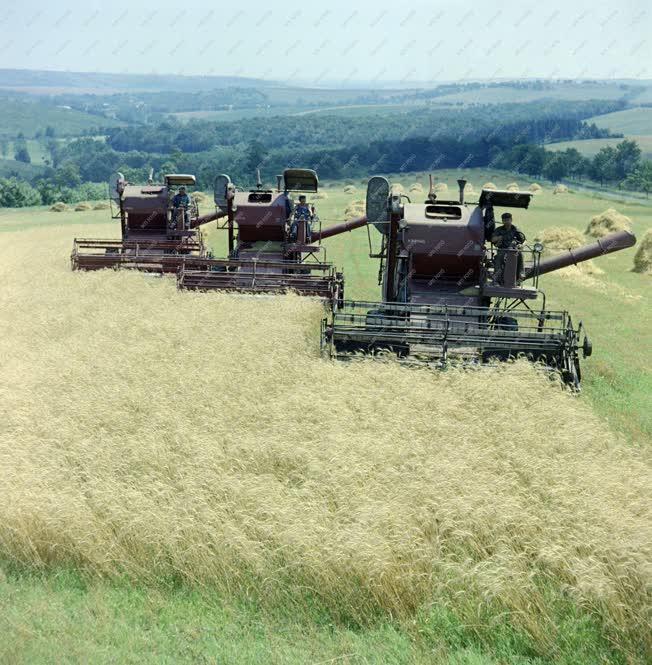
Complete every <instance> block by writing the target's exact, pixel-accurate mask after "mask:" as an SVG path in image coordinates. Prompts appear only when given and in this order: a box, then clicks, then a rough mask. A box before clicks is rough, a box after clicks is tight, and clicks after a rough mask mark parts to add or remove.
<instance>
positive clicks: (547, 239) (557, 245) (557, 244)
mask: <svg viewBox="0 0 652 665" xmlns="http://www.w3.org/2000/svg"><path fill="white" fill-rule="evenodd" d="M535 240H538V241H539V242H540V243H543V247H544V249H545V250H550V249H577V248H578V247H581V246H582V245H584V244H585V241H584V236H583V235H582V234H581V233H580V232H579V231H578V230H577V229H573V228H570V227H567V226H551V227H549V228H547V229H543V231H540V232H539V233H538V234H537V235H536V237H535Z"/></svg>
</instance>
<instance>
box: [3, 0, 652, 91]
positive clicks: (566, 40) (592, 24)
mask: <svg viewBox="0 0 652 665" xmlns="http://www.w3.org/2000/svg"><path fill="white" fill-rule="evenodd" d="M0 23H1V24H2V42H0V54H1V59H0V63H1V64H0V66H2V67H5V68H30V69H60V70H72V71H102V72H138V73H147V72H156V73H176V74H179V73H180V74H217V75H239V76H250V77H260V78H266V79H275V80H281V81H284V82H286V81H287V82H292V81H302V82H310V83H316V84H318V85H328V84H333V83H336V84H338V85H353V84H355V82H357V81H365V82H367V83H368V82H378V83H379V84H381V83H382V82H385V81H399V82H410V81H442V80H460V79H461V80H467V79H478V78H522V77H546V78H548V77H549V78H652V6H651V5H649V3H648V2H647V1H646V0H625V1H621V2H619V3H613V2H583V1H579V2H559V0H551V1H550V2H528V1H527V0H526V1H525V2H514V1H512V0H508V1H507V2H498V3H495V2H494V3H492V2H476V1H472V2H456V3H453V2H439V1H437V0H434V1H432V2H421V1H419V2H405V3H401V2H398V0H395V1H394V2H391V3H390V2H385V1H384V0H380V1H375V2H368V1H366V0H365V1H363V2H343V1H341V0H334V1H331V2H328V3H309V2H308V1H304V2H303V3H296V2H293V1H292V0H290V1H289V2H286V3H278V2H274V3H272V2H260V1H259V0H248V1H247V2H240V3H237V2H235V3H234V2H229V3H226V2H217V3H215V2H205V1H204V0H198V1H196V2H193V3H188V4H184V3H183V2H176V3H173V2H168V1H167V0H164V1H163V2H152V3H151V4H148V5H138V4H136V3H127V2H123V0H117V1H116V2H106V1H104V2H101V3H100V2H95V1H94V0H90V1H86V2H82V1H81V0H75V1H73V2H70V1H67V0H62V1H61V2H55V3H53V2H47V3H46V2H42V1H41V2H35V1H33V0H25V1H24V2H21V3H14V4H13V5H10V6H8V7H7V8H6V9H5V10H4V13H3V16H2V20H1V21H0Z"/></svg>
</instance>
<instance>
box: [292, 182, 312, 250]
mask: <svg viewBox="0 0 652 665" xmlns="http://www.w3.org/2000/svg"><path fill="white" fill-rule="evenodd" d="M311 219H312V211H311V210H310V206H309V205H308V204H307V203H306V197H305V194H302V195H301V196H300V197H299V203H298V205H297V207H296V208H295V209H294V219H293V220H292V224H291V225H290V240H291V241H292V242H296V239H297V235H298V232H299V223H300V222H305V224H306V242H308V243H310V236H311V234H312V229H311V228H310V220H311Z"/></svg>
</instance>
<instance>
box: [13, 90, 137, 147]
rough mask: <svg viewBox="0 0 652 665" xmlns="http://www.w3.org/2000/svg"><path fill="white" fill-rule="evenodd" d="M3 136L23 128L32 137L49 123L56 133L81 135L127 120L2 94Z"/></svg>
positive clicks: (120, 124)
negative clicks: (3, 96)
mask: <svg viewBox="0 0 652 665" xmlns="http://www.w3.org/2000/svg"><path fill="white" fill-rule="evenodd" d="M0 117H2V125H0V138H15V137H16V136H17V135H18V134H19V132H22V133H23V134H24V135H25V136H26V137H27V138H33V137H34V136H35V134H36V133H37V132H39V131H40V132H45V129H46V127H48V126H51V127H54V128H55V130H56V133H57V136H72V135H78V134H81V133H83V132H85V131H88V130H89V129H92V128H100V127H117V126H122V125H124V124H125V123H124V122H122V121H120V120H116V119H114V118H106V117H103V116H100V115H91V114H90V113H84V112H83V111H76V110H74V109H70V108H59V107H57V106H52V105H50V104H46V103H43V102H40V101H23V100H18V99H7V98H5V99H2V98H0Z"/></svg>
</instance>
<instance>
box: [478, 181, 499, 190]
mask: <svg viewBox="0 0 652 665" xmlns="http://www.w3.org/2000/svg"><path fill="white" fill-rule="evenodd" d="M482 189H498V188H497V187H496V185H494V183H493V182H485V184H484V185H482Z"/></svg>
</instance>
